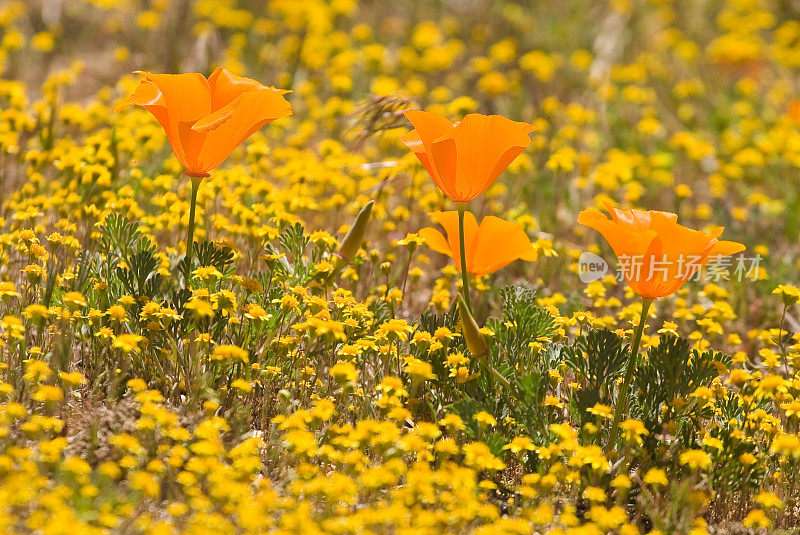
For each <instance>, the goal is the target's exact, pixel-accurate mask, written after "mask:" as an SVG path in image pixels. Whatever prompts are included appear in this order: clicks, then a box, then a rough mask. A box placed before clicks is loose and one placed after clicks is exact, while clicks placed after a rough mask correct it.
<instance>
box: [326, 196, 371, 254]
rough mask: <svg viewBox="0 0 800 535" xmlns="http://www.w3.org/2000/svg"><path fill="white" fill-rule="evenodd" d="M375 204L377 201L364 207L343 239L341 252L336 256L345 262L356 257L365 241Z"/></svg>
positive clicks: (340, 246)
mask: <svg viewBox="0 0 800 535" xmlns="http://www.w3.org/2000/svg"><path fill="white" fill-rule="evenodd" d="M373 204H375V201H369V202H368V203H367V204H365V205H364V207H363V208H362V209H361V211H360V212H358V215H357V216H356V220H355V221H354V222H353V226H352V227H350V230H349V231H347V234H346V235H345V237H344V238H343V239H342V243H341V244H340V245H339V250H338V251H336V256H338V257H339V258H341V259H342V260H344V261H345V262H350V261H351V260H353V257H355V256H356V253H357V252H358V248H359V247H361V242H362V241H364V234H365V233H366V231H367V223H368V222H369V216H370V214H372V205H373Z"/></svg>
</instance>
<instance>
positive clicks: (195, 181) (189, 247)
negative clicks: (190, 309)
mask: <svg viewBox="0 0 800 535" xmlns="http://www.w3.org/2000/svg"><path fill="white" fill-rule="evenodd" d="M202 181H203V178H202V177H194V176H193V177H192V202H191V205H190V206H189V230H188V231H187V234H186V261H187V262H188V265H189V276H190V277H191V272H192V254H194V247H193V246H194V214H195V210H196V207H197V190H198V189H200V182H202ZM186 285H187V286H188V285H189V281H186Z"/></svg>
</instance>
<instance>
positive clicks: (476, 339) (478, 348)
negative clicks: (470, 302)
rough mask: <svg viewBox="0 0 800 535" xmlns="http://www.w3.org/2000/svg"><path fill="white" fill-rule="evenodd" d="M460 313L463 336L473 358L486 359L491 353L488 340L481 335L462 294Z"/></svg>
mask: <svg viewBox="0 0 800 535" xmlns="http://www.w3.org/2000/svg"><path fill="white" fill-rule="evenodd" d="M458 312H459V318H460V320H461V334H462V335H463V336H464V340H465V341H466V342H467V347H468V348H469V350H470V352H471V353H472V356H473V357H474V358H476V359H481V358H483V357H485V356H486V354H487V353H488V352H489V346H487V345H486V339H485V338H484V337H483V334H481V330H480V328H479V327H478V323H477V322H476V321H475V318H473V317H472V314H471V313H470V311H469V309H468V308H467V304H466V303H465V302H464V298H463V297H461V294H459V295H458Z"/></svg>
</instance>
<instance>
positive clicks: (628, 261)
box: [578, 205, 745, 299]
mask: <svg viewBox="0 0 800 535" xmlns="http://www.w3.org/2000/svg"><path fill="white" fill-rule="evenodd" d="M606 209H607V210H608V212H609V214H610V215H611V219H609V218H608V217H606V216H605V215H604V214H603V213H602V212H600V211H599V210H584V211H582V212H581V213H580V215H578V223H580V224H581V225H585V226H587V227H589V228H593V229H594V230H596V231H598V232H599V233H600V234H602V235H603V237H604V238H605V239H606V241H608V243H609V245H611V248H612V249H613V250H614V253H615V254H616V255H617V259H618V260H619V261H620V265H621V269H622V274H623V276H624V277H625V281H626V282H627V283H628V286H630V287H631V289H632V290H633V291H634V292H636V293H637V294H638V295H639V296H641V297H643V298H645V299H656V298H659V297H666V296H668V295H672V294H673V293H675V292H676V291H677V290H678V288H680V287H681V286H683V283H685V282H686V281H687V280H689V278H690V277H691V276H692V275H694V274H695V273H696V272H697V270H698V269H700V268H702V267H703V266H704V265H706V264H707V263H708V262H709V261H710V260H712V259H715V258H720V257H722V256H728V255H732V254H736V253H738V252H740V251H744V249H745V246H744V245H742V244H741V243H737V242H732V241H720V240H718V239H717V238H719V236H720V235H721V234H722V231H723V228H722V227H720V228H719V229H717V230H716V231H715V232H713V233H711V234H707V233H705V232H702V231H699V230H693V229H690V228H687V227H684V226H683V225H680V224H678V216H677V214H673V213H671V212H658V211H656V210H649V211H643V210H618V209H616V208H613V207H612V206H610V205H606Z"/></svg>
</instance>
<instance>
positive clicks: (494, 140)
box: [400, 110, 534, 202]
mask: <svg viewBox="0 0 800 535" xmlns="http://www.w3.org/2000/svg"><path fill="white" fill-rule="evenodd" d="M405 116H406V118H407V119H408V120H409V121H410V122H411V124H412V125H414V130H412V131H411V132H409V133H408V134H406V135H404V136H401V137H400V140H401V141H402V142H403V143H405V145H406V146H407V147H408V148H410V149H411V150H412V151H414V154H415V155H416V156H417V158H419V161H420V162H421V163H422V165H423V166H424V167H425V169H426V170H427V171H428V174H430V175H431V178H433V181H434V182H435V183H436V185H437V186H439V189H441V190H442V192H443V193H444V194H445V195H447V196H448V197H450V198H451V199H452V200H454V201H456V202H469V201H471V200H472V199H474V198H476V197H478V196H479V195H480V194H481V193H483V192H484V191H486V188H488V187H489V186H491V185H492V184H493V183H494V181H495V180H497V177H499V176H500V174H501V173H502V172H503V171H504V170H505V169H506V167H508V165H509V164H510V163H511V162H512V161H514V159H515V158H516V157H517V156H519V155H520V153H521V152H522V151H523V150H525V148H526V147H527V146H528V145H530V143H531V138H530V136H529V134H530V133H531V132H533V130H534V127H533V125H531V124H528V123H522V122H517V121H512V120H511V119H507V118H506V117H503V116H502V115H481V114H479V113H470V114H469V115H467V116H466V117H464V119H463V120H461V121H460V122H457V123H451V122H450V121H449V120H448V119H447V118H445V117H442V116H441V115H437V114H435V113H430V112H426V111H421V110H410V111H407V112H405Z"/></svg>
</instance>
